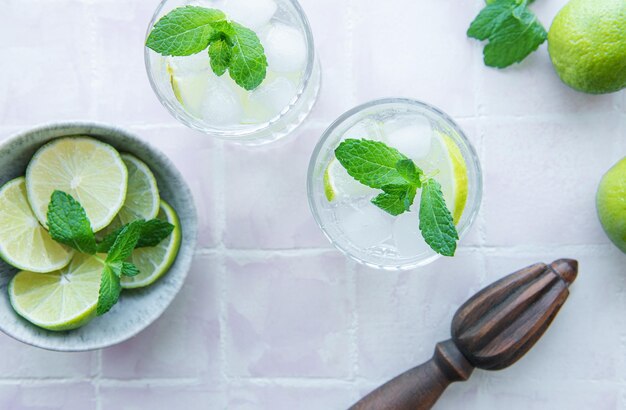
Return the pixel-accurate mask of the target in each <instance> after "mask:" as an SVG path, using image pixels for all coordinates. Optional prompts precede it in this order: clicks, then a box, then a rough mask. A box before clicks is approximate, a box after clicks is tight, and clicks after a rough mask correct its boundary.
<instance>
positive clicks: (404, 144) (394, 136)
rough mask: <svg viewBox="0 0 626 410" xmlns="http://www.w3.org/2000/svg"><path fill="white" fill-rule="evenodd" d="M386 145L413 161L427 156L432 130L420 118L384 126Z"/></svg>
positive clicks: (425, 119)
mask: <svg viewBox="0 0 626 410" xmlns="http://www.w3.org/2000/svg"><path fill="white" fill-rule="evenodd" d="M384 132H385V135H386V139H387V143H388V144H389V145H390V146H392V147H394V148H396V149H397V150H398V151H400V152H401V153H403V154H404V155H406V156H407V157H409V158H411V159H413V160H419V159H422V158H425V157H427V156H428V154H429V153H430V150H431V146H432V140H433V129H432V126H431V125H430V121H428V119H427V118H424V117H422V116H419V117H411V118H410V119H402V120H399V121H397V122H389V123H386V124H385V128H384Z"/></svg>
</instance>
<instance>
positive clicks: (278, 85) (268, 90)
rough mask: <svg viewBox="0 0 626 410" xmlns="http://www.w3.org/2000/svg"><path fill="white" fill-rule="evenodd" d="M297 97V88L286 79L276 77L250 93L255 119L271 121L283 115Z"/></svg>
mask: <svg viewBox="0 0 626 410" xmlns="http://www.w3.org/2000/svg"><path fill="white" fill-rule="evenodd" d="M295 95H296V87H295V86H294V85H293V83H292V82H291V81H289V80H288V79H287V78H285V77H276V78H274V79H271V80H269V81H265V82H263V84H262V85H261V86H260V87H259V88H257V89H256V90H254V91H252V92H251V93H250V100H249V101H250V106H251V111H252V114H253V117H254V118H256V119H257V120H259V121H261V122H265V121H269V120H271V119H272V118H274V117H276V116H277V115H278V114H280V113H281V111H282V110H283V109H285V108H286V107H287V105H289V103H290V102H291V100H292V99H293V98H294V97H295Z"/></svg>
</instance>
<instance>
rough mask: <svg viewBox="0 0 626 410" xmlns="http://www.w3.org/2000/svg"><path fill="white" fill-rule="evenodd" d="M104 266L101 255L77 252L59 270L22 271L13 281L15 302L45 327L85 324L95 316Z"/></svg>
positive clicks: (18, 309) (19, 309)
mask: <svg viewBox="0 0 626 410" xmlns="http://www.w3.org/2000/svg"><path fill="white" fill-rule="evenodd" d="M103 266H104V265H103V262H102V259H100V258H99V257H97V256H91V255H85V254H76V256H75V257H74V258H73V259H72V261H71V262H70V264H69V265H68V266H67V267H65V268H63V269H61V270H59V271H55V272H52V273H34V272H29V271H21V272H20V273H18V274H17V275H15V277H14V278H13V279H12V280H11V283H10V284H9V298H10V300H11V305H12V306H13V309H15V311H16V312H17V313H18V314H19V315H20V316H22V317H23V318H24V319H26V320H28V321H29V322H31V323H33V324H34V325H37V326H39V327H42V328H44V329H48V330H55V331H61V330H70V329H76V328H78V327H81V326H83V325H85V324H87V323H88V322H89V321H90V320H91V319H93V318H94V317H95V314H96V306H97V304H98V292H99V289H100V277H101V274H102V268H103Z"/></svg>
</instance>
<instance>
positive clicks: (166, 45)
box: [146, 6, 267, 91]
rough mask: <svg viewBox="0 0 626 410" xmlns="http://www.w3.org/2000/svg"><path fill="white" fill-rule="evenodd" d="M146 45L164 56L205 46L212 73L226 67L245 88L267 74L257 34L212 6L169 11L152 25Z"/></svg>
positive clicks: (191, 52)
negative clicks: (210, 7)
mask: <svg viewBox="0 0 626 410" xmlns="http://www.w3.org/2000/svg"><path fill="white" fill-rule="evenodd" d="M146 46H147V47H148V48H150V49H152V50H154V51H155V52H157V53H159V54H161V55H164V56H188V55H192V54H197V53H200V52H202V51H203V50H205V49H207V48H208V57H209V58H210V60H211V69H212V70H213V72H214V73H215V74H216V75H217V76H222V75H224V73H225V72H226V71H227V70H228V72H229V74H230V77H231V78H232V79H233V81H235V83H236V84H237V85H239V86H240V87H242V88H244V89H246V90H248V91H251V90H254V89H255V88H257V87H258V86H259V85H261V83H262V82H263V80H264V79H265V76H266V75H267V57H266V56H265V49H264V48H263V45H262V44H261V41H260V40H259V37H258V36H257V34H256V33H255V32H254V31H252V30H250V29H248V28H246V27H244V26H242V25H240V24H238V23H236V22H233V21H230V20H228V19H227V18H226V15H225V14H224V13H223V12H221V11H220V10H216V9H208V8H204V7H197V6H184V7H178V8H176V9H174V10H172V11H171V12H169V13H168V14H166V15H165V16H163V17H161V19H159V21H158V22H157V23H156V24H155V25H154V27H153V28H152V31H151V32H150V34H149V35H148V39H147V40H146Z"/></svg>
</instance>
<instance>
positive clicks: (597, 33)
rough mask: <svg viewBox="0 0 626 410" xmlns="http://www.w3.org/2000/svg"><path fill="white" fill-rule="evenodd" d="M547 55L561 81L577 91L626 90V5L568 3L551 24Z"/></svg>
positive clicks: (615, 0) (586, 0)
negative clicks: (625, 88) (548, 54)
mask: <svg viewBox="0 0 626 410" xmlns="http://www.w3.org/2000/svg"><path fill="white" fill-rule="evenodd" d="M548 51H549V52H550V58H551V59H552V64H553V65H554V68H555V69H556V72H557V74H558V75H559V77H561V80H563V82H564V83H565V84H567V85H569V86H570V87H572V88H574V89H576V90H578V91H583V92H586V93H590V94H605V93H611V92H614V91H619V90H621V89H622V88H624V87H626V1H625V0H571V1H570V2H569V3H567V4H566V5H565V7H563V8H562V9H561V11H559V13H558V14H557V15H556V17H555V18H554V21H553V22H552V27H550V32H549V33H548Z"/></svg>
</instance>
